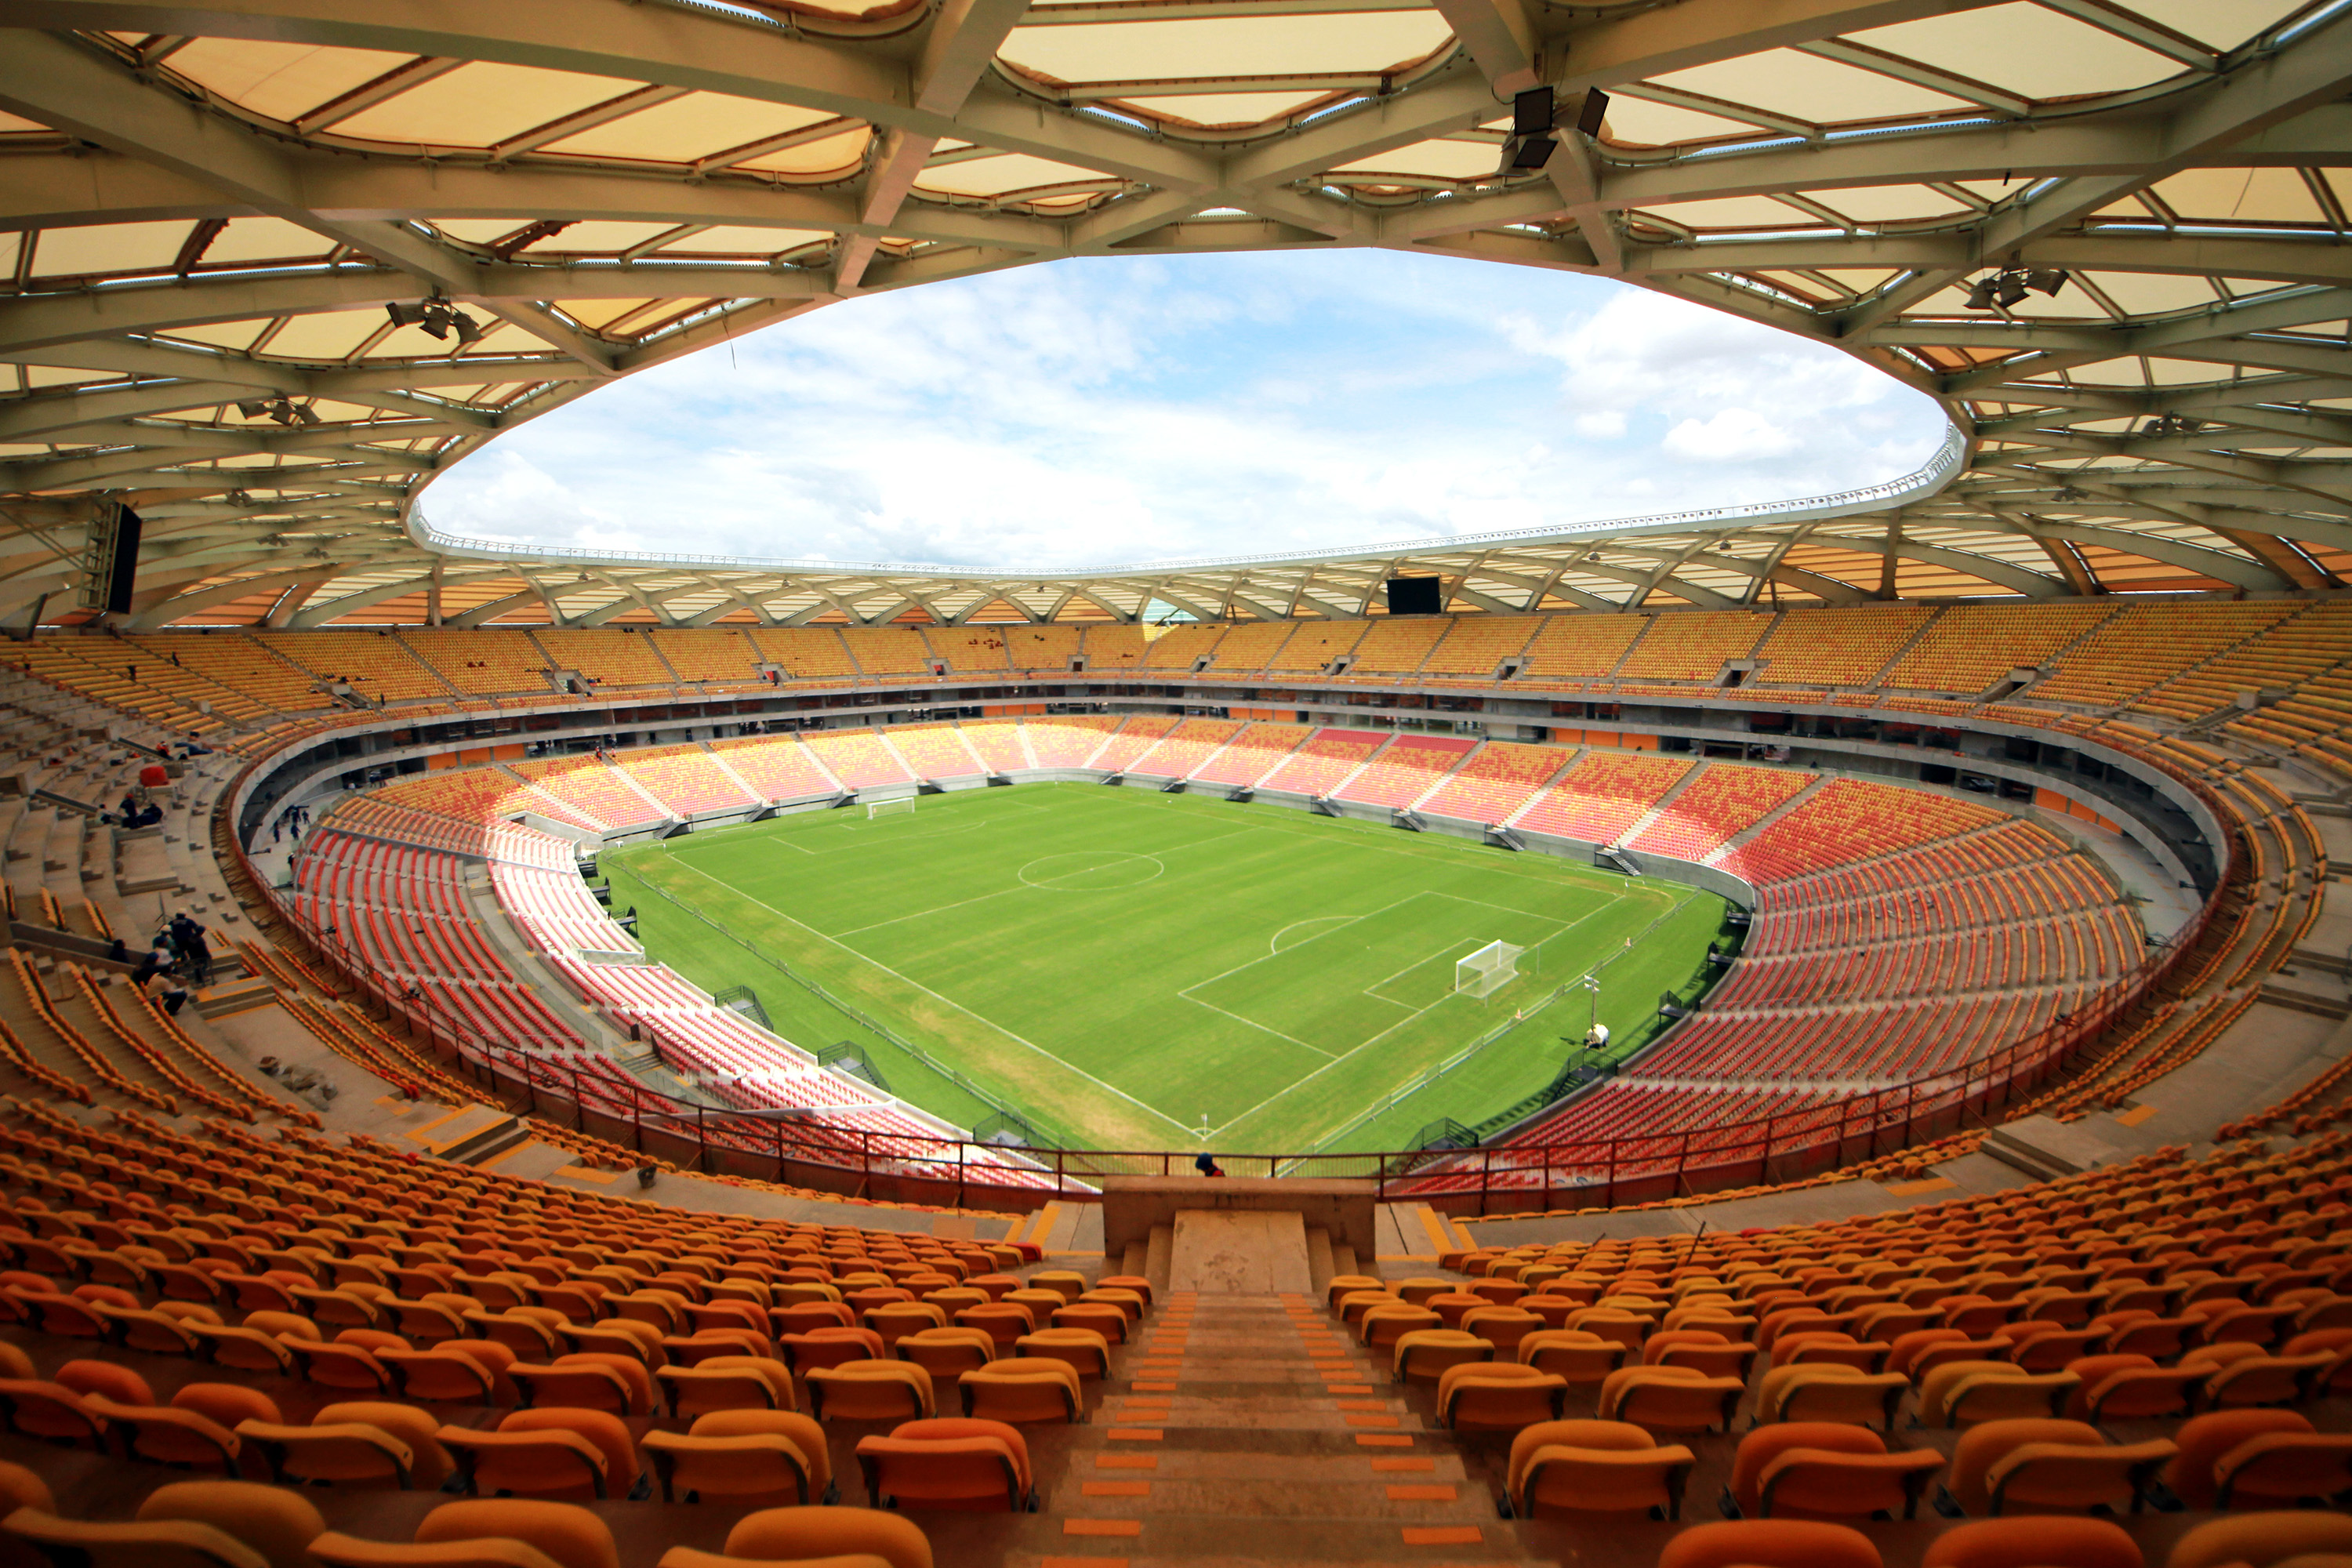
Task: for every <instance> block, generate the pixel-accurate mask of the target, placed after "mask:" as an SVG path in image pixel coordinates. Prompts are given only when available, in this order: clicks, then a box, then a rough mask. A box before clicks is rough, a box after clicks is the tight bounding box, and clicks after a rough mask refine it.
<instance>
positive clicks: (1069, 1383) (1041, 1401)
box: [960, 1356, 1086, 1426]
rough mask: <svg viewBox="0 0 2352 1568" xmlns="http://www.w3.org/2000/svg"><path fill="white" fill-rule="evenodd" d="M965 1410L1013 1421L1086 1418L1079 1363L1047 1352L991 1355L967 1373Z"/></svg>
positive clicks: (1016, 1423)
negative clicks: (995, 1357) (1003, 1358)
mask: <svg viewBox="0 0 2352 1568" xmlns="http://www.w3.org/2000/svg"><path fill="white" fill-rule="evenodd" d="M960 1386H961V1390H962V1394H963V1413H964V1414H965V1415H971V1416H979V1417H982V1418H984V1419H987V1420H991V1421H1003V1422H1007V1423H1009V1424H1011V1425H1013V1426H1027V1425H1030V1424H1032V1423H1035V1422H1046V1421H1059V1422H1067V1423H1071V1424H1076V1423H1077V1422H1080V1421H1083V1420H1085V1419H1086V1392H1085V1390H1084V1389H1083V1388H1082V1387H1080V1385H1079V1383H1078V1372H1077V1369H1076V1367H1074V1366H1072V1365H1071V1364H1070V1363H1067V1362H1066V1361H1061V1360H1057V1359H1055V1358H1053V1357H1047V1356H1032V1357H1026V1358H1015V1359H1013V1360H1009V1361H992V1362H990V1363H988V1364H987V1365H986V1366H983V1367H982V1368H980V1369H979V1370H978V1371H976V1372H971V1373H965V1374H964V1376H963V1379H962V1382H961V1385H960Z"/></svg>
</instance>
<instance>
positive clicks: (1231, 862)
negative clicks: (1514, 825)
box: [603, 784, 1724, 1152]
mask: <svg viewBox="0 0 2352 1568" xmlns="http://www.w3.org/2000/svg"><path fill="white" fill-rule="evenodd" d="M603 865H604V869H605V870H606V871H608V872H609V873H610V875H611V877H612V879H613V884H614V904H615V905H616V906H619V905H624V904H634V905H635V907H636V909H637V910H638V915H639V924H638V932H639V935H640V937H641V938H642V939H643V940H644V941H645V943H646V948H647V950H648V951H649V952H651V953H652V955H653V956H654V957H656V958H657V959H660V960H662V961H663V962H666V963H669V964H671V965H672V966H673V967H674V968H676V969H677V971H678V972H679V973H682V974H684V975H686V976H687V977H688V979H690V980H692V981H693V982H694V983H695V984H698V985H701V986H703V987H704V988H706V989H709V990H719V989H723V988H725V987H728V986H731V985H737V984H748V985H750V986H751V987H752V989H753V990H754V991H755V992H757V993H758V994H759V996H760V999H761V1003H762V1005H764V1006H765V1007H766V1009H767V1011H768V1013H769V1016H770V1018H771V1020H772V1023H773V1025H774V1026H775V1028H776V1030H777V1032H778V1033H780V1034H782V1035H783V1036H784V1037H787V1038H789V1039H791V1040H793V1042H794V1043H795V1044H797V1045H800V1046H802V1047H803V1048H806V1049H810V1050H814V1049H816V1048H818V1047H823V1046H826V1045H830V1044H833V1043H834V1042H835V1041H836V1040H842V1039H848V1040H853V1041H856V1043H857V1044H858V1045H859V1046H860V1047H861V1049H862V1050H864V1051H866V1053H867V1054H868V1055H869V1057H870V1059H872V1060H874V1061H876V1062H877V1064H878V1065H880V1066H881V1067H882V1068H884V1069H885V1071H886V1073H887V1078H888V1080H889V1084H890V1087H891V1089H892V1090H893V1091H894V1092H897V1093H898V1094H901V1095H903V1096H904V1097H906V1098H907V1099H908V1100H912V1101H913V1102H915V1103H916V1104H919V1105H922V1106H924V1107H925V1108H927V1109H929V1110H936V1111H938V1112H939V1113H940V1114H941V1115H943V1116H946V1117H948V1118H949V1119H950V1120H951V1121H956V1122H957V1123H958V1124H960V1125H964V1126H970V1125H971V1123H972V1122H973V1121H975V1120H976V1119H977V1118H978V1117H979V1116H981V1115H982V1114H984V1113H985V1110H986V1106H985V1104H984V1103H983V1102H982V1099H981V1098H980V1097H978V1096H975V1095H973V1094H972V1093H971V1092H969V1091H968V1090H967V1089H964V1088H962V1087H961V1086H959V1085H957V1084H956V1083H954V1082H952V1081H951V1080H950V1079H947V1078H945V1077H943V1076H942V1075H940V1074H939V1073H936V1072H933V1071H931V1070H930V1069H929V1068H926V1067H925V1066H923V1065H922V1064H920V1063H919V1062H918V1061H916V1060H915V1059H914V1058H912V1057H910V1056H908V1054H907V1053H905V1052H903V1051H899V1050H897V1049H895V1048H894V1047H891V1046H890V1045H889V1043H888V1041H887V1040H879V1039H877V1038H876V1037H875V1036H874V1034H873V1033H872V1032H870V1031H868V1030H866V1028H864V1027H862V1026H860V1025H859V1024H858V1023H857V1022H856V1020H855V1019H853V1018H852V1017H851V1016H849V1015H848V1014H847V1013H846V1012H845V1010H844V1009H843V1008H842V1007H840V1006H836V1005H828V1002H827V1000H826V999H825V998H824V997H823V996H820V995H818V994H816V993H815V992H814V991H813V990H812V989H810V988H808V987H805V986H803V985H801V984H795V982H794V980H793V976H792V975H791V974H788V973H786V972H785V971H786V969H787V968H789V970H791V971H793V972H796V973H797V974H798V975H800V976H803V977H805V978H806V979H809V980H814V982H815V983H816V985H817V986H818V987H821V988H822V990H823V992H824V993H826V994H829V995H830V997H832V998H834V999H836V1000H837V1001H838V1002H839V1003H842V1004H845V1005H846V1006H847V1007H848V1008H853V1009H855V1010H856V1011H857V1012H859V1013H862V1014H864V1015H865V1016H866V1017H868V1018H870V1019H871V1020H872V1021H873V1022H875V1023H876V1024H877V1025H879V1026H881V1029H882V1031H883V1032H884V1033H885V1034H887V1035H894V1036H897V1037H898V1038H900V1039H902V1040H911V1041H913V1042H915V1043H918V1044H919V1045H920V1046H921V1047H923V1048H924V1049H925V1050H926V1051H927V1052H929V1054H930V1055H932V1056H933V1057H934V1058H937V1059H938V1060H940V1061H941V1062H945V1063H948V1064H950V1065H951V1066H952V1067H953V1068H955V1069H956V1070H957V1071H959V1072H961V1074H964V1075H966V1076H967V1077H968V1078H969V1079H970V1080H971V1082H973V1083H976V1084H977V1085H979V1086H981V1087H982V1089H985V1090H986V1091H987V1092H988V1093H989V1094H990V1095H992V1096H993V1097H995V1098H997V1099H999V1100H1002V1101H1003V1102H1005V1103H1007V1104H1009V1105H1011V1106H1013V1107H1014V1108H1015V1109H1017V1110H1020V1111H1021V1112H1023V1113H1024V1115H1025V1116H1026V1117H1027V1118H1028V1119H1029V1120H1030V1121H1031V1122H1032V1123H1033V1124H1034V1126H1035V1127H1036V1128H1037V1129H1038V1130H1039V1131H1040V1132H1041V1133H1044V1134H1045V1135H1046V1136H1049V1137H1053V1138H1055V1139H1059V1140H1063V1141H1066V1142H1070V1143H1072V1144H1074V1145H1076V1146H1084V1147H1093V1148H1109V1149H1137V1150H1144V1149H1190V1148H1193V1147H1197V1146H1199V1145H1200V1144H1201V1143H1202V1142H1203V1138H1204V1135H1203V1129H1204V1128H1205V1129H1206V1132H1205V1141H1206V1142H1207V1143H1209V1144H1210V1145H1211V1146H1213V1147H1216V1148H1220V1149H1223V1150H1227V1151H1233V1152H1245V1151H1255V1152H1276V1151H1295V1150H1304V1149H1307V1148H1308V1147H1310V1146H1313V1145H1315V1144H1317V1143H1318V1142H1321V1141H1323V1140H1325V1139H1328V1138H1330V1137H1331V1136H1332V1135H1333V1134H1334V1133H1335V1132H1339V1131H1341V1130H1343V1129H1344V1130H1345V1131H1346V1133H1347V1136H1346V1137H1345V1138H1344V1139H1341V1140H1339V1141H1338V1142H1337V1143H1336V1144H1335V1146H1339V1147H1348V1148H1366V1149H1371V1148H1396V1147H1401V1146H1402V1145H1403V1143H1404V1142H1405V1141H1406V1140H1408V1139H1410V1138H1411V1136H1412V1132H1413V1131H1414V1130H1415V1129H1417V1128H1418V1127H1420V1126H1421V1125H1423V1123H1425V1122H1427V1121H1431V1120H1433V1119H1434V1118H1437V1117H1440V1116H1451V1117H1454V1118H1456V1119H1458V1120H1460V1121H1465V1122H1475V1121H1477V1120H1479V1119H1481V1118H1483V1117H1486V1116H1487V1115H1490V1114H1492V1113H1494V1112H1496V1111H1499V1110H1503V1109H1504V1108H1505V1107H1507V1105H1509V1104H1511V1103H1512V1102H1513V1101H1514V1100H1517V1099H1518V1098H1520V1097H1521V1096H1523V1095H1526V1094H1528V1093H1532V1092H1534V1091H1536V1090H1538V1089H1541V1088H1542V1087H1543V1086H1544V1085H1545V1084H1546V1083H1548V1082H1549V1081H1550V1080H1551V1079H1552V1077H1553V1076H1554V1075H1555V1073H1556V1072H1557V1071H1558V1070H1559V1066H1560V1064H1561V1062H1562V1060H1563V1059H1564V1058H1565V1057H1566V1056H1567V1055H1568V1053H1569V1050H1570V1047H1568V1046H1565V1045H1563V1044H1562V1043H1561V1041H1560V1038H1559V1037H1561V1036H1563V1035H1574V1036H1576V1037H1581V1036H1582V1034H1583V1032H1584V1028H1585V1024H1586V1019H1587V1017H1588V1016H1589V1009H1590V1007H1591V1000H1590V998H1589V995H1588V994H1587V993H1586V992H1585V991H1584V990H1583V989H1582V987H1581V984H1580V981H1581V977H1582V976H1583V975H1584V974H1585V973H1588V972H1590V971H1593V970H1595V969H1596V966H1597V967H1598V973H1599V974H1600V976H1601V1017H1602V1019H1603V1020H1604V1021H1605V1022H1607V1023H1609V1024H1610V1025H1611V1026H1612V1029H1613V1030H1614V1031H1615V1033H1616V1036H1617V1038H1618V1043H1619V1044H1620V1045H1621V1046H1630V1045H1632V1044H1633V1043H1635V1042H1636V1037H1637V1036H1638V1035H1639V1034H1640V1033H1642V1032H1643V1030H1644V1026H1645V1025H1646V1023H1647V1021H1649V1020H1650V1019H1652V1018H1654V1015H1655V1013H1656V1009H1657V1004H1658V997H1659V994H1660V993H1661V992H1662V991H1664V990H1668V989H1675V990H1685V989H1686V987H1687V986H1688V985H1689V984H1691V983H1692V982H1693V981H1694V980H1695V979H1696V974H1697V971H1698V970H1699V969H1700V968H1702V967H1703V963H1702V961H1703V958H1704V955H1705V952H1706V943H1707V940H1708V938H1709V937H1711V936H1713V935H1714V934H1715V933H1716V932H1717V930H1718V928H1719V926H1720V922H1721V920H1722V916H1723V912H1724V904H1723V900H1720V899H1718V898H1716V897H1715V896H1713V895H1711V894H1705V893H1699V892H1696V891H1695V890H1693V889H1688V888H1685V887H1682V886H1679V885H1676V884H1673V883H1666V882H1659V881H1652V880H1647V879H1643V880H1638V881H1637V880H1633V879H1627V878H1624V877H1622V876H1618V875H1615V874H1613V873H1609V872H1602V871H1598V870H1594V869H1592V868H1590V867H1584V866H1577V865H1572V864H1570V863H1569V862H1567V861H1565V860H1561V859H1559V858H1553V857H1549V856H1542V855H1532V854H1516V853H1513V852H1511V851H1508V850H1504V849H1498V848H1493V847H1486V846H1483V845H1477V844H1472V843H1469V842H1466V841H1465V840H1461V839H1456V838H1450V837H1442V836H1437V835H1414V834H1408V833H1402V832H1400V831H1398V830H1396V829H1394V828H1391V827H1388V826H1381V825H1376V824H1370V823H1361V822H1348V821H1339V820H1335V819H1331V818H1328V817H1321V816H1309V815H1307V814H1305V813H1302V812H1298V811H1296V810H1292V809H1289V808H1286V807H1281V806H1275V805H1233V804H1230V803H1227V802H1224V801H1220V800H1212V799H1208V798H1204V797H1201V796H1195V795H1160V794H1156V793H1149V792H1145V791H1142V790H1136V789H1127V788H1106V787H1104V786H1102V785H1099V784H1028V785H1023V786H1020V787H1018V788H1013V789H993V790H972V791H967V792H961V793H956V794H951V795H927V796H925V797H923V798H922V800H921V801H920V803H919V805H918V807H917V809H916V810H915V811H913V812H912V813H908V814H905V815H894V816H883V817H880V818H876V819H871V820H869V819H868V818H867V817H866V815H865V813H864V812H863V811H862V810H859V809H857V808H855V807H852V808H847V809H844V810H838V811H831V812H823V813H814V814H805V815H800V816H787V817H782V818H779V819H777V820H774V821H771V822H766V823H760V824H756V825H752V826H744V827H737V828H727V829H721V830H719V831H717V832H710V833H697V834H693V835H690V836H688V837H680V838H677V839H674V840H669V841H667V842H665V843H662V844H659V845H650V846H644V847H635V848H631V849H626V850H622V851H618V852H614V853H608V854H607V855H606V856H605V857H604V862H603ZM662 892H666V893H667V894H669V895H670V897H671V899H674V900H677V903H673V902H671V901H670V900H668V899H664V898H662V897H661V896H659V894H660V893H662ZM678 904H686V905H690V906H691V907H692V910H696V911H699V913H700V915H701V916H702V917H705V918H704V919H697V918H696V915H695V914H694V913H692V912H689V911H688V910H685V909H681V908H679V907H677V905H678ZM706 921H707V922H709V923H706ZM714 928H722V929H714ZM1496 940H1500V941H1503V942H1511V943H1514V944H1516V945H1518V946H1521V947H1524V948H1525V949H1527V952H1526V954H1525V956H1523V957H1522V958H1521V959H1520V960H1519V978H1518V979H1517V980H1516V981H1514V982H1512V983H1511V984H1508V985H1507V986H1505V987H1504V988H1503V989H1501V990H1499V991H1497V992H1496V993H1495V994H1493V995H1492V996H1491V997H1489V998H1487V999H1486V1000H1484V1001H1479V1000H1475V999H1473V998H1471V997H1468V996H1466V995H1457V994H1454V961H1455V960H1456V959H1459V958H1462V957H1465V956H1466V955H1468V954H1469V953H1471V952H1474V951H1475V950H1476V949H1478V948H1480V947H1482V946H1484V945H1485V944H1486V943H1487V942H1494V941H1496ZM1629 943H1630V944H1631V945H1630V946H1629ZM771 961H772V962H771ZM1563 986H1567V987H1573V988H1574V991H1573V994H1567V995H1558V997H1557V1000H1551V999H1552V998H1554V997H1555V996H1556V994H1558V993H1559V988H1561V987H1563ZM1547 1004H1549V1005H1547ZM1522 1011H1527V1012H1528V1017H1527V1018H1526V1019H1525V1021H1524V1022H1521V1023H1519V1024H1517V1026H1515V1027H1510V1026H1511V1025H1512V1021H1513V1019H1514V1017H1515V1016H1516V1015H1517V1014H1518V1013H1520V1012H1522ZM1506 1028H1507V1033H1505V1034H1504V1035H1503V1037H1501V1038H1499V1039H1497V1040H1496V1041H1495V1042H1494V1043H1492V1044H1491V1045H1488V1046H1486V1047H1483V1048H1482V1049H1481V1050H1480V1051H1479V1052H1477V1053H1476V1055H1475V1057H1473V1058H1471V1059H1470V1060H1469V1061H1467V1062H1465V1063H1464V1064H1463V1065H1462V1066H1461V1067H1460V1068H1456V1069H1454V1070H1453V1071H1451V1072H1449V1073H1448V1074H1447V1075H1446V1076H1445V1077H1444V1078H1443V1079H1440V1080H1438V1081H1437V1082H1436V1083H1435V1084H1433V1085H1431V1086H1429V1087H1428V1088H1427V1089H1423V1090H1422V1091H1420V1092H1417V1093H1415V1094H1413V1095H1412V1096H1411V1097H1410V1098H1409V1099H1407V1100H1403V1101H1402V1102H1401V1103H1398V1104H1396V1105H1394V1106H1392V1107H1388V1108H1386V1109H1384V1110H1381V1111H1380V1112H1379V1113H1377V1114H1375V1115H1373V1116H1371V1117H1370V1118H1369V1119H1366V1118H1365V1116H1364V1113H1365V1112H1366V1110H1368V1108H1372V1107H1376V1106H1381V1105H1382V1104H1383V1102H1384V1101H1385V1100H1387V1098H1388V1097H1389V1096H1391V1094H1393V1093H1394V1092H1395V1091H1396V1090H1398V1089H1400V1088H1401V1087H1402V1086H1405V1085H1407V1084H1409V1083H1410V1082H1412V1080H1414V1079H1417V1078H1419V1077H1421V1076H1422V1075H1423V1074H1425V1073H1426V1072H1427V1071H1428V1069H1430V1068H1433V1066H1435V1065H1436V1064H1438V1063H1440V1062H1442V1061H1444V1060H1446V1059H1448V1058H1453V1057H1455V1056H1457V1055H1459V1054H1460V1053H1461V1051H1462V1050H1463V1048H1464V1047H1466V1046H1468V1045H1470V1044H1471V1043H1472V1042H1474V1041H1475V1040H1478V1039H1479V1038H1481V1037H1484V1036H1486V1035H1487V1034H1489V1033H1490V1032H1493V1031H1496V1030H1498V1029H1506Z"/></svg>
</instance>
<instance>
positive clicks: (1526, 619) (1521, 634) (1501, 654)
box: [1421, 616, 1542, 684]
mask: <svg viewBox="0 0 2352 1568" xmlns="http://www.w3.org/2000/svg"><path fill="white" fill-rule="evenodd" d="M1541 624H1542V623H1541V618H1540V617H1538V616H1452V617H1449V618H1448V619H1447V620H1446V622H1445V636H1444V638H1443V639H1442V640H1441V641H1440V642H1439V643H1438V645H1437V647H1435V648H1434V649H1433V651H1432V652H1431V653H1430V655H1429V658H1428V660H1427V662H1425V663H1424V664H1423V665H1422V667H1421V668H1422V670H1423V673H1424V674H1426V675H1430V676H1433V677H1444V676H1472V677H1475V678H1476V679H1477V681H1478V682H1479V683H1481V684H1483V683H1484V682H1485V681H1486V679H1488V678H1489V677H1491V676H1493V674H1494V673H1495V668H1496V666H1497V665H1499V664H1501V663H1502V662H1503V660H1505V659H1507V658H1511V657H1512V656H1513V655H1515V654H1517V653H1518V652H1519V651H1520V650H1522V649H1523V648H1525V647H1527V646H1528V638H1529V637H1533V636H1535V633H1536V628H1537V626H1539V625H1541Z"/></svg>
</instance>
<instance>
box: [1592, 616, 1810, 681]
mask: <svg viewBox="0 0 2352 1568" xmlns="http://www.w3.org/2000/svg"><path fill="white" fill-rule="evenodd" d="M1771 626H1772V617H1771V616H1769V615H1737V614H1733V613H1730V612H1722V613H1717V614H1714V615H1662V616H1650V617H1648V630H1647V631H1645V632H1644V633H1643V637H1642V640H1641V641H1639V642H1637V643H1635V644H1634V645H1633V651H1632V652H1631V653H1629V654H1627V655H1626V656H1625V660H1624V662H1623V664H1622V666H1620V667H1619V669H1618V673H1619V674H1620V675H1622V676H1623V677H1624V678H1625V679H1628V680H1658V679H1664V680H1713V679H1715V677H1716V674H1717V671H1718V670H1720V669H1721V668H1723V665H1724V663H1725V661H1727V660H1728V659H1735V658H1747V657H1748V655H1749V654H1750V653H1753V652H1754V651H1755V649H1756V644H1757V641H1758V639H1759V638H1761V637H1763V636H1764V634H1765V633H1766V632H1767V631H1769V630H1770V629H1771Z"/></svg>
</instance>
